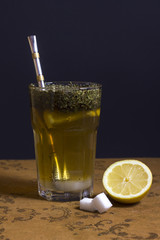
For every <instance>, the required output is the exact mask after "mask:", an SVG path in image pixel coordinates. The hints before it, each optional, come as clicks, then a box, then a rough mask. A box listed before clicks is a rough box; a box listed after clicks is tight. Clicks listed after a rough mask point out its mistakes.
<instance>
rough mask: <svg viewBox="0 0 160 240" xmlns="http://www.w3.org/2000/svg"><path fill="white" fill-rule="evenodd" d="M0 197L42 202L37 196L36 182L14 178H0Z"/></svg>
mask: <svg viewBox="0 0 160 240" xmlns="http://www.w3.org/2000/svg"><path fill="white" fill-rule="evenodd" d="M0 195H12V196H14V197H24V198H34V199H40V200H42V198H41V197H40V196H39V195H38V189H37V181H36V180H28V179H23V178H18V177H16V176H12V177H11V176H4V175H2V176H0Z"/></svg>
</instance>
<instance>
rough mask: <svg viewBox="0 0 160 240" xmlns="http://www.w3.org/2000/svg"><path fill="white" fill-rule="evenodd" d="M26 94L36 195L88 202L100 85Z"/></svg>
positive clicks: (60, 85)
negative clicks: (36, 180)
mask: <svg viewBox="0 0 160 240" xmlns="http://www.w3.org/2000/svg"><path fill="white" fill-rule="evenodd" d="M29 90H30V100H31V101H30V103H31V122H32V128H33V134H34V145H35V156H36V163H37V177H38V192H39V195H40V196H42V197H44V198H45V199H47V200H52V201H69V200H79V199H81V198H82V197H89V196H91V195H92V193H93V177H94V160H95V154H96V138H97V128H98V125H99V117H100V106H101V90H102V87H101V85H100V84H97V83H91V82H46V83H45V87H44V88H40V87H38V85H37V84H30V86H29Z"/></svg>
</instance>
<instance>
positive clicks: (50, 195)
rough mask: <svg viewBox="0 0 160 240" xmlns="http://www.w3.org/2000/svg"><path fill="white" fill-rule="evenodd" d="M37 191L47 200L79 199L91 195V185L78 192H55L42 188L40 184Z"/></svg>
mask: <svg viewBox="0 0 160 240" xmlns="http://www.w3.org/2000/svg"><path fill="white" fill-rule="evenodd" d="M38 193H39V195H40V196H41V197H43V198H44V199H46V200H48V201H59V202H66V201H79V200H80V199H82V198H84V197H91V196H92V194H93V187H92V186H91V187H89V188H87V189H84V190H81V191H78V192H55V191H52V190H48V189H47V190H46V189H44V188H43V187H42V186H41V185H40V184H39V186H38Z"/></svg>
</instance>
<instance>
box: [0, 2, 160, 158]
mask: <svg viewBox="0 0 160 240" xmlns="http://www.w3.org/2000/svg"><path fill="white" fill-rule="evenodd" d="M32 34H35V35H36V36H37V41H38V46H39V52H40V55H41V65H42V69H43V73H44V76H45V79H46V80H47V81H55V80H59V81H60V80H77V81H93V82H94V81H96V82H99V83H102V85H103V96H102V114H101V121H100V127H99V132H98V143H97V157H151V156H152V157H156V156H157V157H159V156H160V113H159V112H160V1H158V0H157V1H154V0H153V1H144V0H142V1H128V0H126V1H120V0H119V1H118V0H117V1H113V0H112V1H106V0H105V1H104V0H103V1H75V0H72V1H67V0H62V1H61V0H59V1H54V0H52V1H49V0H45V1H34V0H33V1H30V0H28V1H20V0H19V1H18V0H10V1H1V7H0V35H1V39H0V41H1V45H0V47H1V51H0V61H1V62H0V76H1V81H0V84H1V85H0V89H1V94H0V109H1V118H0V123H1V124H0V158H1V159H7V158H12V159H14V158H15V159H16V158H21V159H25V158H33V157H34V146H33V135H32V129H31V124H30V111H29V97H28V85H29V83H31V82H36V77H35V70H34V66H33V62H32V58H31V53H30V49H29V45H28V41H27V36H28V35H32Z"/></svg>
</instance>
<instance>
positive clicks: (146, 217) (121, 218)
mask: <svg viewBox="0 0 160 240" xmlns="http://www.w3.org/2000/svg"><path fill="white" fill-rule="evenodd" d="M117 160H121V159H97V160H96V167H95V182H94V194H95V195H96V194H98V193H101V192H105V190H104V188H103V185H102V175H103V173H104V170H105V169H106V168H107V167H108V166H109V165H110V164H111V163H113V162H115V161H117ZM138 160H141V161H142V162H144V163H145V164H147V165H148V166H149V168H150V169H151V171H152V173H153V184H152V187H151V189H150V192H149V193H148V195H147V196H146V197H145V198H144V199H143V200H142V201H141V202H139V203H138V204H134V205H123V204H119V203H116V202H114V201H113V200H111V202H112V203H113V207H112V208H110V209H109V210H108V211H107V212H106V213H103V214H99V213H98V212H94V213H92V212H85V211H82V210H80V209H79V201H77V202H76V201H74V202H63V203H62V202H48V201H46V200H43V199H42V198H41V197H39V196H38V193H37V182H36V164H35V160H0V239H3V240H19V239H20V240H32V239H34V240H64V239H67V240H69V239H75V240H79V239H81V240H83V239H85V240H88V239H89V240H95V239H100V240H104V239H105V240H106V239H111V240H123V239H127V240H132V239H134V240H135V239H139V240H143V239H145V240H147V239H151V240H152V239H160V158H139V159H138Z"/></svg>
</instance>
